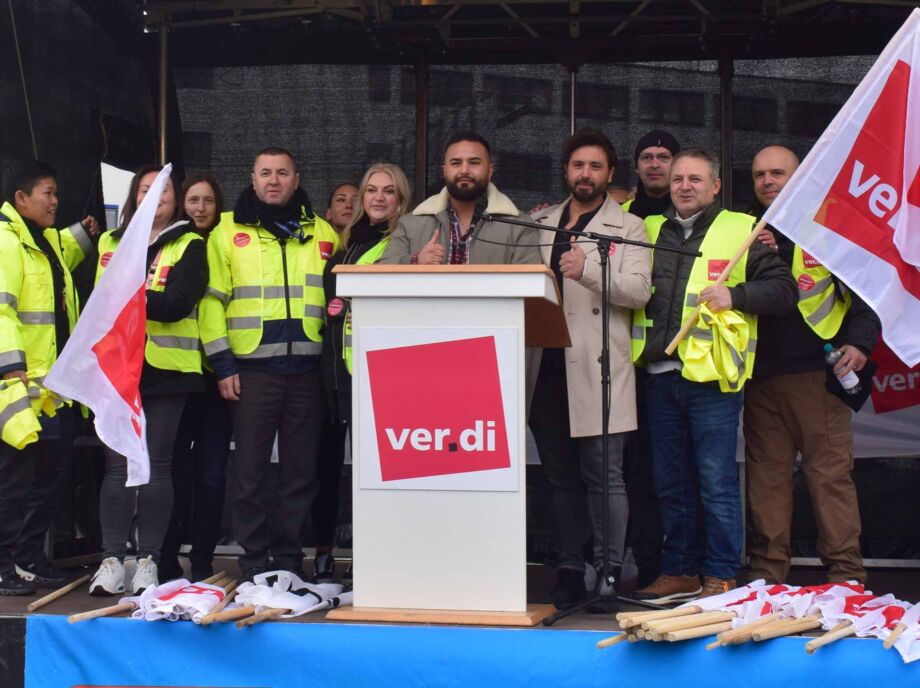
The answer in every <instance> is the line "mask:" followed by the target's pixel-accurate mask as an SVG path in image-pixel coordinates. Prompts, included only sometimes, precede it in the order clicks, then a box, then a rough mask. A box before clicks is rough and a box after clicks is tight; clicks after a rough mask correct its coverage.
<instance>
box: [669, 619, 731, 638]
mask: <svg viewBox="0 0 920 688" xmlns="http://www.w3.org/2000/svg"><path fill="white" fill-rule="evenodd" d="M731 627H732V622H731V621H723V622H722V623H714V624H709V625H707V626H696V627H695V628H685V629H683V630H680V631H671V632H670V633H666V634H665V635H664V640H667V641H668V642H669V643H674V642H678V641H681V640H692V639H693V638H704V637H706V636H707V635H716V634H717V633H721V632H722V631H727V630H729V629H730V628H731Z"/></svg>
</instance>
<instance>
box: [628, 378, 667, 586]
mask: <svg viewBox="0 0 920 688" xmlns="http://www.w3.org/2000/svg"><path fill="white" fill-rule="evenodd" d="M647 384H648V373H646V372H645V371H643V370H637V371H636V410H637V412H638V429H637V430H636V431H635V432H632V433H630V434H629V437H628V438H627V440H626V450H625V454H624V457H623V477H624V478H625V480H626V496H627V497H628V499H629V527H628V528H627V537H626V541H627V543H628V544H629V546H630V547H631V548H632V551H633V557H635V560H636V567H637V568H638V569H639V587H644V586H646V585H648V584H650V583H651V582H652V581H654V580H655V579H656V578H657V577H658V574H659V573H660V572H661V546H662V543H663V542H664V529H663V528H662V527H661V510H660V507H659V505H658V495H657V494H656V493H655V476H654V472H653V471H652V440H651V435H650V433H649V423H648V415H647V412H646V409H645V392H646V385H647Z"/></svg>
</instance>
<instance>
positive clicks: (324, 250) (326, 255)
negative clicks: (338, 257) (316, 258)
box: [319, 241, 333, 260]
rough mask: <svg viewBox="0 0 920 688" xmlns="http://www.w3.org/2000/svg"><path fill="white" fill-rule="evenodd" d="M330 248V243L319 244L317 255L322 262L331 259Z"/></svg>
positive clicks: (331, 246) (331, 245) (331, 244)
mask: <svg viewBox="0 0 920 688" xmlns="http://www.w3.org/2000/svg"><path fill="white" fill-rule="evenodd" d="M332 248H333V243H332V242H331V241H321V242H319V255H320V258H322V259H323V260H329V259H330V258H332Z"/></svg>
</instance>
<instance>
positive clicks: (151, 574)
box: [90, 166, 208, 595]
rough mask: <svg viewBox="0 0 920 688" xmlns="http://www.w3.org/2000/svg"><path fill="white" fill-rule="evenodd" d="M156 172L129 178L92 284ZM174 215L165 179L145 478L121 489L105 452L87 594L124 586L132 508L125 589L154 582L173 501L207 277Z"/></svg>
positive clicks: (150, 340)
mask: <svg viewBox="0 0 920 688" xmlns="http://www.w3.org/2000/svg"><path fill="white" fill-rule="evenodd" d="M159 171H160V168H159V167H156V166H146V167H142V168H141V169H140V170H138V172H137V174H135V175H134V179H133V180H132V181H131V188H130V190H129V192H128V198H127V201H126V202H125V209H124V212H123V214H122V223H121V227H119V228H118V229H116V230H114V231H111V232H106V233H105V234H103V235H102V237H101V238H100V240H99V264H98V265H97V268H96V280H97V282H98V280H99V277H100V276H101V275H102V273H103V271H104V270H105V268H106V266H107V265H108V264H109V261H110V260H111V258H112V254H113V253H114V252H115V250H116V249H117V247H118V242H119V241H120V239H121V237H122V236H123V234H124V231H125V229H126V228H127V226H128V223H129V222H130V221H131V218H132V217H133V216H134V213H135V211H136V210H137V207H138V205H140V202H141V200H142V199H143V198H144V195H145V194H146V193H147V190H148V189H149V188H150V185H151V184H153V181H154V179H156V176H157V174H158V172H159ZM178 215H179V211H178V204H177V203H176V195H175V191H174V187H173V184H172V182H171V181H170V182H167V184H166V188H165V190H164V191H163V196H162V197H161V199H160V203H159V207H158V208H157V213H156V217H155V218H154V221H153V227H152V229H151V232H150V247H149V249H148V250H147V344H146V346H145V350H144V367H143V372H142V373H141V381H140V393H141V399H142V401H143V405H144V414H145V416H146V419H147V449H148V453H149V454H150V482H149V483H148V484H146V485H143V486H141V487H137V488H135V487H131V488H128V487H125V480H126V478H127V464H126V461H125V458H124V457H123V456H121V455H119V454H116V453H115V452H113V451H111V450H108V449H107V450H106V452H105V473H104V476H103V479H102V489H101V491H100V495H99V516H100V521H101V524H102V545H103V548H104V559H103V561H102V564H101V566H100V567H99V570H98V571H96V574H95V575H94V576H93V581H92V583H91V584H90V594H92V595H118V594H122V593H123V592H124V591H125V585H124V580H125V573H124V566H123V561H124V557H125V549H126V546H125V543H126V542H127V540H128V538H129V536H130V530H131V517H132V515H133V514H134V512H135V505H136V510H137V533H138V535H137V540H138V542H137V572H136V573H135V575H134V578H133V580H132V583H131V592H132V593H134V594H138V593H139V592H140V591H142V590H144V589H146V588H148V587H150V586H152V585H157V584H158V578H157V561H158V560H159V556H160V547H161V546H162V544H163V537H164V535H165V534H166V529H167V526H168V525H169V518H170V514H171V512H172V505H173V486H172V475H171V470H172V455H173V444H174V442H175V438H176V429H177V428H178V427H179V420H180V418H181V416H182V410H183V408H184V406H185V400H186V397H187V396H188V395H189V394H190V393H191V392H196V391H199V390H201V389H202V382H201V352H200V341H199V337H198V320H197V306H198V301H200V300H201V297H202V296H203V295H204V290H205V287H206V286H207V280H208V270H207V262H206V259H205V245H204V241H202V239H201V236H199V235H198V234H197V233H196V232H195V230H194V226H192V225H190V224H189V223H188V222H186V221H178V222H177V221H176V219H177V217H178Z"/></svg>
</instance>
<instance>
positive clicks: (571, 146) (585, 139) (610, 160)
mask: <svg viewBox="0 0 920 688" xmlns="http://www.w3.org/2000/svg"><path fill="white" fill-rule="evenodd" d="M585 146H597V147H598V148H601V149H603V151H604V153H605V154H606V155H607V164H608V165H610V167H616V165H617V152H616V150H615V149H614V147H613V144H612V143H610V139H608V138H607V137H606V136H605V135H604V134H602V133H601V132H599V131H598V130H597V129H579V130H578V131H576V132H575V133H574V134H572V135H571V136H570V137H569V138H567V139H566V140H565V144H564V145H563V146H562V157H563V163H562V164H563V165H568V164H569V160H571V159H572V153H574V152H575V151H577V150H578V149H579V148H583V147H585Z"/></svg>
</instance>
